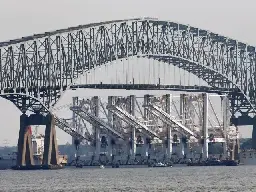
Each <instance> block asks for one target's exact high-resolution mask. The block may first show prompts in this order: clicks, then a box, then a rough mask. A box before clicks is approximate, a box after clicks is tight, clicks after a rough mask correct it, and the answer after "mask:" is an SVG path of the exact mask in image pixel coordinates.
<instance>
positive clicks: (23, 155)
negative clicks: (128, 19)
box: [16, 114, 34, 167]
mask: <svg viewBox="0 0 256 192" xmlns="http://www.w3.org/2000/svg"><path fill="white" fill-rule="evenodd" d="M32 150H33V149H32V141H31V129H30V127H29V126H28V116H27V115H26V114H22V115H21V116H20V131H19V139H18V154H17V162H16V165H17V166H18V167H20V166H32V165H34V158H33V152H32Z"/></svg>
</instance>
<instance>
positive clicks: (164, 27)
mask: <svg viewBox="0 0 256 192" xmlns="http://www.w3.org/2000/svg"><path fill="white" fill-rule="evenodd" d="M131 56H143V57H148V58H153V59H156V60H159V61H163V62H170V61H171V62H170V63H171V64H174V65H176V66H178V67H180V68H183V69H184V70H186V71H188V72H191V73H194V74H196V75H197V76H199V77H200V78H202V79H204V80H205V81H206V82H207V83H208V84H209V85H211V86H212V87H216V88H230V89H234V88H235V89H238V90H239V92H240V93H239V94H238V93H234V95H235V96H232V100H235V102H236V104H234V107H236V109H235V110H236V111H239V110H240V111H241V110H242V109H243V110H246V111H245V112H244V111H243V113H245V114H249V113H254V112H255V110H254V106H255V91H254V90H255V81H256V75H255V72H256V69H255V66H256V65H255V62H256V59H255V58H256V57H255V47H254V46H250V45H247V44H245V43H242V42H239V41H237V40H234V39H231V38H228V37H225V36H222V35H219V34H216V33H212V32H210V31H207V30H204V29H199V28H196V27H191V26H188V25H183V24H178V23H174V22H171V21H160V20H157V19H151V18H144V19H130V20H116V21H108V22H101V23H93V24H88V25H80V26H77V27H71V28H67V29H61V30H56V31H53V32H46V33H44V34H37V35H33V36H28V37H23V38H21V39H16V40H11V41H8V42H2V43H0V69H1V73H0V90H1V93H0V94H8V93H22V94H25V95H27V94H29V95H33V97H35V98H40V99H42V100H41V101H43V104H44V106H46V107H47V108H48V109H50V108H51V106H53V105H54V104H55V103H56V102H57V100H58V98H59V97H60V96H61V94H62V93H63V91H65V90H66V89H67V88H68V87H69V86H70V85H72V84H73V83H74V81H75V79H77V78H78V77H79V76H80V75H81V74H82V73H83V72H85V71H88V70H91V69H93V68H95V67H96V66H99V65H102V64H105V63H108V62H111V61H114V60H118V59H122V58H126V57H131ZM29 90H30V91H29ZM19 107H20V108H24V107H23V106H19Z"/></svg>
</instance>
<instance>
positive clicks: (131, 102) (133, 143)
mask: <svg viewBox="0 0 256 192" xmlns="http://www.w3.org/2000/svg"><path fill="white" fill-rule="evenodd" d="M135 99H136V98H135V95H130V97H129V106H128V111H129V113H130V114H131V115H133V116H134V115H135ZM130 142H131V146H130V149H131V153H130V154H131V156H132V159H133V160H134V159H135V156H136V128H135V127H133V126H131V139H130Z"/></svg>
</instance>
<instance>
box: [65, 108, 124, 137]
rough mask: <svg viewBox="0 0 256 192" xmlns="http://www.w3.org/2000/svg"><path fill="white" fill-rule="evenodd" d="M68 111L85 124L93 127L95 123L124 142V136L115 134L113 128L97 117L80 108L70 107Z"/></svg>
mask: <svg viewBox="0 0 256 192" xmlns="http://www.w3.org/2000/svg"><path fill="white" fill-rule="evenodd" d="M70 110H71V111H73V112H75V113H76V114H77V115H79V116H80V117H81V118H82V119H84V120H86V121H87V122H89V123H91V124H92V125H94V124H95V123H96V124H98V125H100V126H102V127H104V128H105V129H106V130H107V131H110V132H111V134H113V135H115V136H117V137H119V138H121V139H123V140H124V136H123V135H122V134H121V133H119V132H117V131H116V130H115V129H114V128H113V127H111V125H108V124H107V123H106V122H105V121H103V120H102V119H100V118H99V117H96V116H95V115H93V114H91V113H88V112H86V110H84V109H83V108H82V107H79V106H73V107H70Z"/></svg>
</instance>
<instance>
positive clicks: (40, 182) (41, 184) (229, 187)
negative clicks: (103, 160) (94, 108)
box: [0, 166, 256, 192]
mask: <svg viewBox="0 0 256 192" xmlns="http://www.w3.org/2000/svg"><path fill="white" fill-rule="evenodd" d="M0 191H4V192H7V191H40V192H41V191H42V192H43V191H70V192H71V191H76V192H78V191H100V192H103V191H110V192H114V191H125V192H129V191H136V192H139V191H164V192H167V191H175V192H179V191H182V192H185V191H187V192H194V191H198V192H204V191H207V192H210V191H216V192H222V191H223V192H224V191H237V192H245V191H254V192H256V166H238V167H176V168H136V169H130V168H119V169H112V168H106V169H95V168H94V169H91V168H83V169H75V168H66V169H63V170H50V171H11V170H8V171H0Z"/></svg>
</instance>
